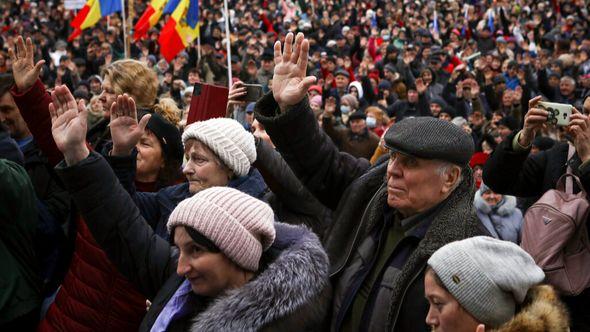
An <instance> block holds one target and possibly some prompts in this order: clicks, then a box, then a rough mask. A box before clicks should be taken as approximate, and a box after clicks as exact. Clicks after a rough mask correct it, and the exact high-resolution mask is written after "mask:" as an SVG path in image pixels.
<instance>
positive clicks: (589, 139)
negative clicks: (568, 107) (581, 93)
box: [568, 108, 590, 162]
mask: <svg viewBox="0 0 590 332" xmlns="http://www.w3.org/2000/svg"><path fill="white" fill-rule="evenodd" d="M568 132H569V133H570V134H571V135H572V137H573V138H574V146H575V147H576V152H577V153H578V156H579V157H580V160H582V162H586V161H588V160H590V118H589V117H588V116H587V115H585V114H582V113H580V112H579V111H578V110H577V109H575V108H574V109H573V112H572V115H571V117H570V124H569V127H568Z"/></svg>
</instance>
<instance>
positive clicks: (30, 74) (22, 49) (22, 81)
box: [8, 36, 45, 91]
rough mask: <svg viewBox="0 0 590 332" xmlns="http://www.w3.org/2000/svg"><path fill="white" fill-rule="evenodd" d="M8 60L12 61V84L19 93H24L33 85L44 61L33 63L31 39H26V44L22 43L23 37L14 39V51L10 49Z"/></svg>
mask: <svg viewBox="0 0 590 332" xmlns="http://www.w3.org/2000/svg"><path fill="white" fill-rule="evenodd" d="M8 55H9V56H10V60H12V75H13V76H14V83H15V84H16V87H17V88H18V90H19V91H26V90H28V89H29V88H30V87H32V86H33V84H35V81H36V80H37V78H38V77H39V73H40V72H41V67H42V66H43V64H44V63H45V60H39V61H38V62H37V63H35V60H34V58H33V57H34V55H35V47H34V46H33V42H32V41H31V38H27V42H26V45H25V42H24V41H23V37H22V36H19V37H18V38H17V39H16V51H15V50H14V49H12V48H10V49H9V50H8Z"/></svg>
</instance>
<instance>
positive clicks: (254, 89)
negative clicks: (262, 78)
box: [242, 84, 263, 102]
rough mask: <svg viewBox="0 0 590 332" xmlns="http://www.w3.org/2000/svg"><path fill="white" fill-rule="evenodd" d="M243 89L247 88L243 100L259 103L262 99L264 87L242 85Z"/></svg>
mask: <svg viewBox="0 0 590 332" xmlns="http://www.w3.org/2000/svg"><path fill="white" fill-rule="evenodd" d="M242 87H244V88H246V96H244V97H243V99H242V100H244V101H247V102H254V101H258V99H260V98H262V95H263V93H262V85H260V84H242Z"/></svg>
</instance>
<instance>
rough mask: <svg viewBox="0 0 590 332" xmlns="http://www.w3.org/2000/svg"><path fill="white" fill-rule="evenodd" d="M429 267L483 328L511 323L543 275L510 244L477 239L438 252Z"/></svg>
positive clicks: (477, 237)
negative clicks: (482, 324) (530, 290)
mask: <svg viewBox="0 0 590 332" xmlns="http://www.w3.org/2000/svg"><path fill="white" fill-rule="evenodd" d="M428 265H429V266H430V267H431V268H432V269H433V270H434V272H435V273H436V275H437V276H438V277H439V279H440V280H441V281H442V283H443V284H444V285H445V287H446V288H447V289H448V291H449V292H450V293H451V294H452V295H453V297H455V299H457V301H458V302H459V303H460V304H461V306H462V307H463V308H464V309H465V310H467V311H468V312H469V313H470V314H472V315H473V317H475V318H476V319H477V320H478V321H479V322H481V323H484V324H485V325H486V326H490V327H492V328H497V327H499V326H500V325H502V324H504V323H505V322H507V321H508V320H510V319H511V318H512V317H513V316H514V314H515V309H516V305H517V304H521V303H522V302H523V301H524V299H525V296H526V294H527V292H528V290H529V289H530V288H531V287H532V286H534V285H536V284H538V283H540V282H542V281H543V279H545V274H544V273H543V270H541V268H540V267H538V266H537V265H536V264H535V261H534V260H533V258H532V257H531V255H529V254H528V253H527V252H526V251H524V250H523V249H521V248H520V247H519V246H517V245H516V244H514V243H512V242H508V241H502V240H498V239H494V238H492V237H487V236H476V237H472V238H468V239H464V240H461V241H455V242H451V243H449V244H447V245H445V246H444V247H442V248H440V249H438V250H437V251H436V252H435V253H434V254H432V256H431V257H430V259H429V260H428Z"/></svg>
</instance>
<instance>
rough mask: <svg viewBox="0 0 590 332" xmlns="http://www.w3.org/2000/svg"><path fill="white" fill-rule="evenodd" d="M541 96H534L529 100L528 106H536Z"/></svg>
mask: <svg viewBox="0 0 590 332" xmlns="http://www.w3.org/2000/svg"><path fill="white" fill-rule="evenodd" d="M542 98H543V97H542V96H536V97H535V98H533V99H531V100H529V108H534V107H536V106H537V104H538V103H539V102H540V101H541V99H542Z"/></svg>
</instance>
